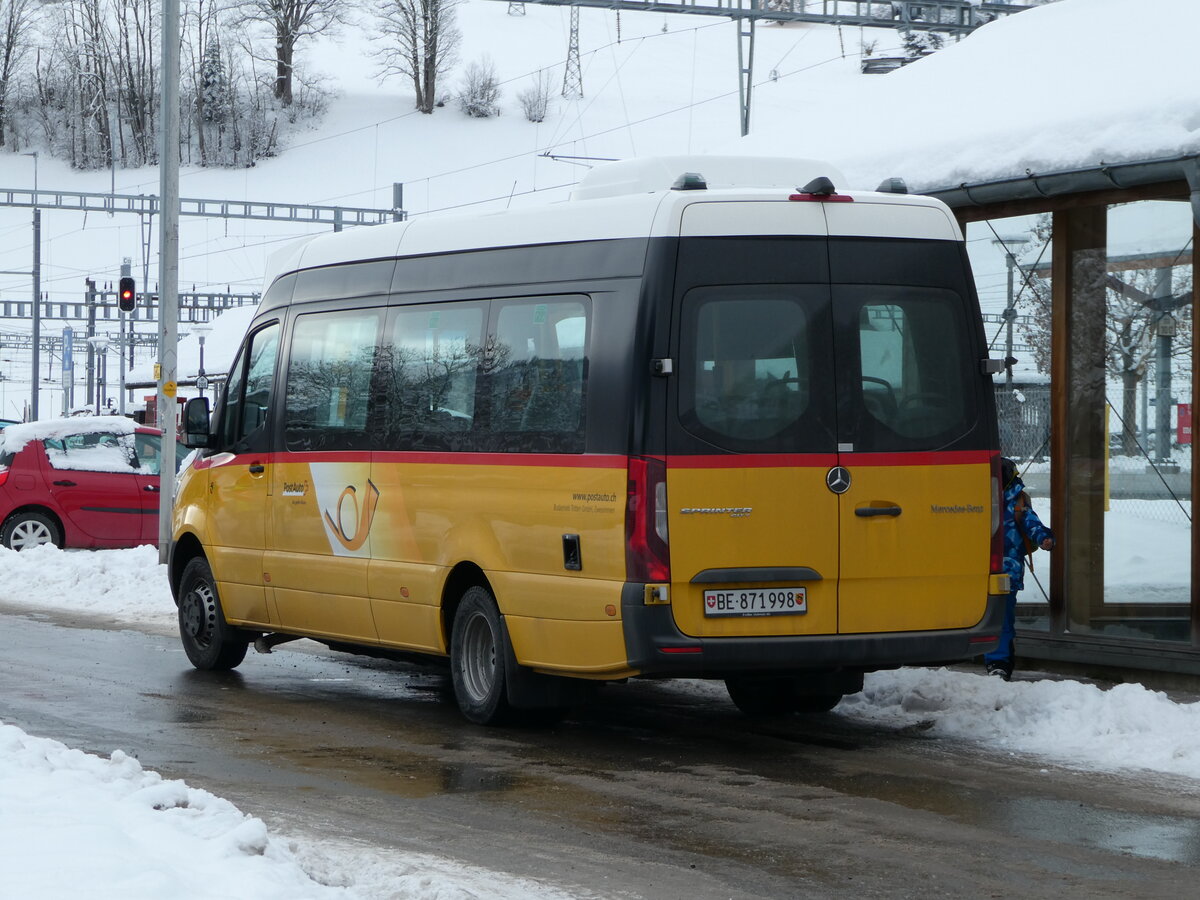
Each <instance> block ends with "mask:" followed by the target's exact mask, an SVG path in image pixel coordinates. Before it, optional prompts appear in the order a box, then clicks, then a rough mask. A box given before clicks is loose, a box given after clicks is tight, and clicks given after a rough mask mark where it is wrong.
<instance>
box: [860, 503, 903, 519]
mask: <svg viewBox="0 0 1200 900" xmlns="http://www.w3.org/2000/svg"><path fill="white" fill-rule="evenodd" d="M901 512H902V510H901V509H900V507H898V506H860V507H858V509H856V510H854V514H855V515H856V516H862V517H863V518H864V519H867V518H870V517H871V516H893V517H895V516H898V515H900V513H901Z"/></svg>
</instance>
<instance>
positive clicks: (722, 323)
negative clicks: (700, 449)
mask: <svg viewBox="0 0 1200 900" xmlns="http://www.w3.org/2000/svg"><path fill="white" fill-rule="evenodd" d="M685 303H686V307H685V321H684V334H683V347H682V349H683V356H684V367H685V372H684V373H683V374H684V378H683V381H682V384H681V388H680V389H681V392H682V395H681V397H680V414H681V418H682V420H683V422H684V424H685V426H686V427H688V428H689V430H692V431H694V432H697V433H698V434H699V435H700V436H701V437H704V438H706V439H709V440H712V441H714V442H715V443H717V444H718V445H720V446H726V447H730V448H732V449H743V448H745V447H746V446H748V445H749V444H751V443H755V444H758V445H759V446H761V447H762V449H771V447H772V446H773V442H774V441H777V440H782V438H783V437H784V436H785V435H786V434H788V433H789V432H791V431H794V430H795V429H796V427H797V426H798V424H799V423H800V421H801V419H802V418H803V417H804V416H805V415H806V414H807V413H809V411H810V407H811V403H812V378H813V361H814V353H816V352H818V348H817V347H815V346H814V342H817V343H823V344H825V345H827V344H828V340H825V341H821V340H820V339H819V338H817V337H814V335H813V332H812V327H811V323H810V321H809V319H810V316H809V310H808V309H807V308H806V306H805V305H804V304H802V303H801V302H799V300H798V299H796V298H792V297H789V296H787V295H786V294H785V293H784V292H782V291H779V290H775V289H769V288H767V289H762V288H699V289H696V290H694V291H692V292H691V293H690V294H689V295H688V297H687V298H686V301H685ZM813 432H814V430H813V429H809V432H808V434H809V436H810V437H811V436H813ZM780 449H784V446H783V445H782V444H781V446H780ZM787 449H798V445H795V444H794V442H788V443H787Z"/></svg>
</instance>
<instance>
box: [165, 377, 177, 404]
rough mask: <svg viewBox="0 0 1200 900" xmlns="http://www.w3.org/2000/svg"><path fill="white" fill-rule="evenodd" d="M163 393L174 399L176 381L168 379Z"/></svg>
mask: <svg viewBox="0 0 1200 900" xmlns="http://www.w3.org/2000/svg"><path fill="white" fill-rule="evenodd" d="M163 394H164V395H165V396H167V397H170V398H171V399H172V400H174V399H175V382H173V381H168V382H167V383H166V384H164V385H163Z"/></svg>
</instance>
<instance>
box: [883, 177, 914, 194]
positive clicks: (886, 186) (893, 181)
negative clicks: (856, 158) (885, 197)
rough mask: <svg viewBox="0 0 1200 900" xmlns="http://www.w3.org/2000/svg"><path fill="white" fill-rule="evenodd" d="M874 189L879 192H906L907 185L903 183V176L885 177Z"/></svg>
mask: <svg viewBox="0 0 1200 900" xmlns="http://www.w3.org/2000/svg"><path fill="white" fill-rule="evenodd" d="M875 190H877V191H879V193H881V194H907V193H908V185H907V184H905V183H904V179H903V178H885V179H883V181H881V182H879V187H877V188H875Z"/></svg>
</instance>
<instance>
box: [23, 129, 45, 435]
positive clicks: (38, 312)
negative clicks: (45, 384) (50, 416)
mask: <svg viewBox="0 0 1200 900" xmlns="http://www.w3.org/2000/svg"><path fill="white" fill-rule="evenodd" d="M21 155H22V156H32V157H33V196H34V197H37V192H38V155H37V151H36V150H34V151H32V152H30V153H22V154H21ZM41 299H42V211H41V210H40V209H39V208H38V207H37V206H36V205H35V206H34V207H33V366H32V369H33V389H32V391H31V392H30V393H31V395H32V396H31V397H30V406H29V420H30V421H31V422H36V421H37V420H38V395H39V394H40V393H41V390H40V388H39V384H40V376H39V374H38V362H39V360H38V348H39V346H40V345H41V337H42V304H41Z"/></svg>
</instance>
